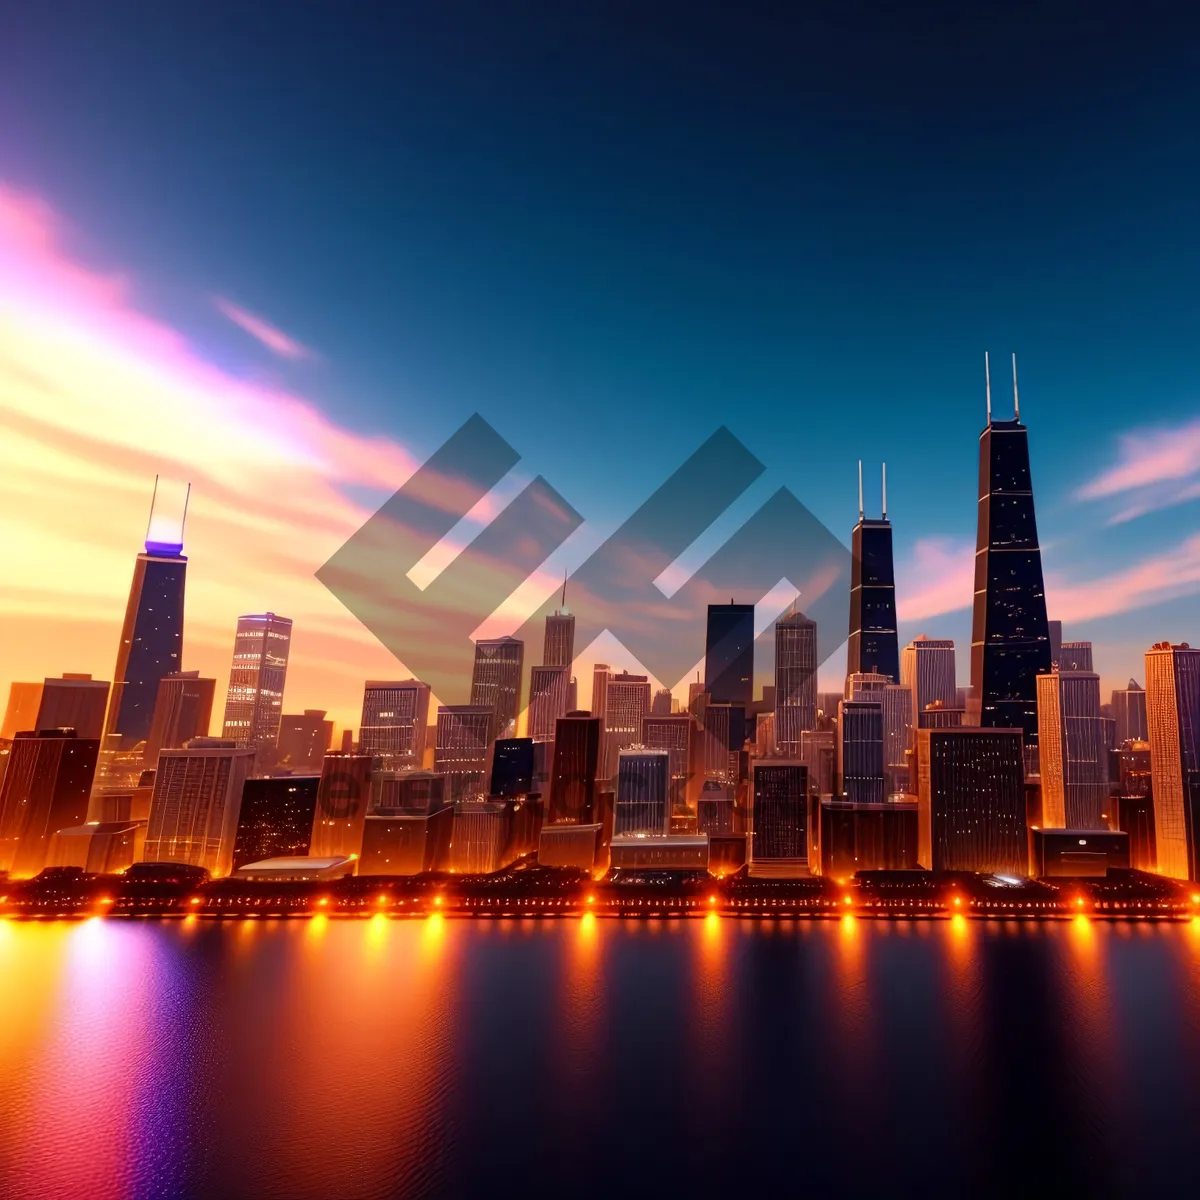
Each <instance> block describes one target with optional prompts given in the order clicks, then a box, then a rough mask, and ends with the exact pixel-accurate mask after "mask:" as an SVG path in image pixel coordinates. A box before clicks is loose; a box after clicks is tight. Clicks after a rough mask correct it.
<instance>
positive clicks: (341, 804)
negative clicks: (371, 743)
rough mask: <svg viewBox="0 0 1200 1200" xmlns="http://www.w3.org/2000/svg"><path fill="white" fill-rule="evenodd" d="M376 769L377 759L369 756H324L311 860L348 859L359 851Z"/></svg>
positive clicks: (314, 822)
mask: <svg viewBox="0 0 1200 1200" xmlns="http://www.w3.org/2000/svg"><path fill="white" fill-rule="evenodd" d="M378 766H379V759H377V758H376V757H375V756H374V755H373V754H355V753H353V752H352V751H351V752H342V753H330V754H327V755H325V759H324V761H323V762H322V763H321V780H320V782H319V783H318V784H317V807H316V811H315V813H314V814H313V826H312V841H311V842H310V844H309V851H308V852H309V854H311V855H312V856H313V857H314V858H350V857H351V856H352V855H356V854H360V853H361V852H362V841H363V828H364V825H365V823H366V819H367V812H368V811H369V809H370V807H371V798H372V792H373V783H374V775H375V771H376V769H377V768H378Z"/></svg>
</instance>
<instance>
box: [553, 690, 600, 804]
mask: <svg viewBox="0 0 1200 1200" xmlns="http://www.w3.org/2000/svg"><path fill="white" fill-rule="evenodd" d="M599 765H600V718H599V717H593V716H592V715H591V713H586V712H574V713H568V714H567V715H566V716H565V717H562V718H560V719H559V722H558V725H557V727H556V729H555V733H554V770H553V772H552V775H551V780H550V808H549V810H548V812H547V814H546V815H547V818H548V820H549V821H551V822H553V823H554V824H563V825H586V824H589V823H590V822H591V821H592V820H593V818H594V815H595V812H596V772H597V770H598V768H599Z"/></svg>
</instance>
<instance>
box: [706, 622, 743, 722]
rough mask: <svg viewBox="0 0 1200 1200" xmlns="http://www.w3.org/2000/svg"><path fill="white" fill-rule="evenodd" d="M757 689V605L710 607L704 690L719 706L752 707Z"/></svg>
mask: <svg viewBox="0 0 1200 1200" xmlns="http://www.w3.org/2000/svg"><path fill="white" fill-rule="evenodd" d="M753 687H754V605H753V604H734V602H733V601H732V600H730V602H729V603H728V604H710V605H709V606H708V631H707V636H706V638H705V643H704V690H705V691H706V692H707V693H708V694H709V695H710V696H711V697H712V699H713V701H714V702H715V703H717V704H741V705H743V706H745V705H749V703H750V701H751V700H752V699H753Z"/></svg>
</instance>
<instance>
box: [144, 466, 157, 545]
mask: <svg viewBox="0 0 1200 1200" xmlns="http://www.w3.org/2000/svg"><path fill="white" fill-rule="evenodd" d="M157 499H158V476H157V475H155V476H154V491H153V492H151V493H150V514H149V516H147V517H146V541H149V540H150V526H151V525H153V524H154V502H155V500H157Z"/></svg>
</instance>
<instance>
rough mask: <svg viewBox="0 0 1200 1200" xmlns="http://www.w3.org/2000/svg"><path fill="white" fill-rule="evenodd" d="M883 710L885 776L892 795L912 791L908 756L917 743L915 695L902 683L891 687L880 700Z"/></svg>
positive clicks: (888, 789) (885, 689)
mask: <svg viewBox="0 0 1200 1200" xmlns="http://www.w3.org/2000/svg"><path fill="white" fill-rule="evenodd" d="M879 702H880V705H881V707H882V709H883V774H884V780H885V786H886V790H887V792H888V794H889V795H891V794H892V793H894V792H908V791H911V790H912V789H911V788H910V786H909V768H908V754H909V751H910V750H911V749H912V744H913V725H914V723H913V718H912V692H910V691H909V690H908V688H906V687H905V686H904V685H903V684H902V683H889V684H887V685H886V686H885V687H884V689H883V691H882V693H881V694H880V697H879Z"/></svg>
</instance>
